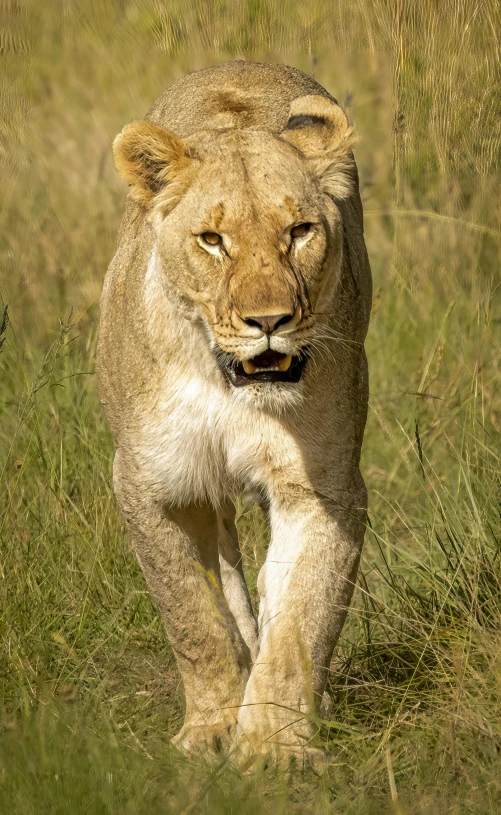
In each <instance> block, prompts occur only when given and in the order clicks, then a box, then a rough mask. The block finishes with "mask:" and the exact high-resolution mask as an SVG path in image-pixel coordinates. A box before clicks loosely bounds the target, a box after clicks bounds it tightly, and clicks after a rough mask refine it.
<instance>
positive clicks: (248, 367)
mask: <svg viewBox="0 0 501 815" xmlns="http://www.w3.org/2000/svg"><path fill="white" fill-rule="evenodd" d="M242 365H243V366H244V371H245V373H246V374H255V373H256V371H257V367H256V366H255V365H254V363H253V362H251V361H250V359H244V360H243V362H242Z"/></svg>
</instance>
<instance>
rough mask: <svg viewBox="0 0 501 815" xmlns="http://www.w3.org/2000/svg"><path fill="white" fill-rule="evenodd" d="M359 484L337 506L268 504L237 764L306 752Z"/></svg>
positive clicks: (352, 558)
mask: <svg viewBox="0 0 501 815" xmlns="http://www.w3.org/2000/svg"><path fill="white" fill-rule="evenodd" d="M365 507H366V494H365V488H364V486H363V482H362V481H361V478H360V481H359V482H358V484H357V488H356V490H355V491H353V490H350V492H348V491H347V492H346V493H344V494H341V493H340V495H339V499H338V500H336V501H333V500H330V499H327V498H322V497H320V496H319V494H318V493H313V492H306V491H304V490H302V489H297V490H293V489H291V490H290V492H289V494H286V495H284V494H283V493H282V494H281V497H276V498H272V501H271V507H270V521H271V528H272V537H271V543H270V547H269V550H268V555H267V559H266V562H265V564H264V566H263V568H262V571H261V573H260V575H259V582H258V586H259V592H260V597H261V601H260V612H259V639H260V649H259V654H258V658H257V660H256V663H255V665H254V667H253V669H252V673H251V676H250V678H249V681H248V684H247V688H246V691H245V697H244V701H243V705H242V709H241V711H240V714H239V719H238V735H237V739H236V742H235V756H236V759H237V761H238V760H240V762H242V761H243V762H244V763H245V762H246V761H247V760H249V759H252V757H253V756H254V755H256V754H265V753H271V754H274V755H275V757H276V758H280V757H281V756H282V755H283V754H284V753H285V754H289V753H297V754H298V757H299V758H300V759H301V758H304V756H305V753H309V752H310V751H311V746H310V743H311V740H312V738H313V736H314V735H315V726H314V719H315V714H316V711H317V710H318V707H319V704H320V701H321V698H322V693H323V689H324V685H325V679H326V674H327V669H328V667H329V663H330V660H331V657H332V652H333V649H334V646H335V644H336V642H337V639H338V637H339V634H340V632H341V629H342V627H343V623H344V620H345V617H346V612H347V610H348V606H349V604H350V601H351V597H352V593H353V588H354V581H355V578H356V573H357V568H358V562H359V556H360V550H361V546H362V541H363V534H364V521H365V515H366V510H365Z"/></svg>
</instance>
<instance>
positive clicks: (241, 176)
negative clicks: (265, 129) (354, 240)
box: [187, 134, 320, 231]
mask: <svg viewBox="0 0 501 815" xmlns="http://www.w3.org/2000/svg"><path fill="white" fill-rule="evenodd" d="M254 135H255V136H256V139H255V140H254V141H252V142H250V146H249V144H248V142H247V141H246V140H240V139H235V140H231V141H223V143H222V144H220V145H217V144H216V145H215V146H214V147H213V148H212V149H211V150H210V151H208V152H207V154H206V155H205V156H204V158H203V159H202V162H201V167H200V172H199V173H198V176H197V178H196V179H195V181H194V183H193V185H192V188H191V190H190V191H189V193H188V196H187V198H189V199H191V201H190V203H193V204H196V208H197V213H198V216H199V218H200V221H201V222H203V223H206V224H207V225H209V224H210V226H211V228H212V229H214V230H215V231H224V229H225V228H228V229H234V228H242V227H246V226H250V225H253V226H256V225H257V224H260V226H261V228H262V229H264V230H265V231H268V230H269V229H271V230H272V231H273V230H276V229H277V228H278V229H279V228H282V227H283V226H286V225H288V224H290V223H293V222H295V221H298V220H312V219H313V218H314V217H316V215H317V214H318V211H319V208H320V196H319V193H318V188H317V185H316V183H315V181H314V179H313V178H312V177H311V176H310V175H309V173H308V171H307V169H306V166H305V165H304V162H302V161H301V160H300V159H299V158H298V157H297V156H294V155H290V151H289V149H287V147H286V146H285V145H284V147H285V149H284V150H283V152H282V149H281V148H282V145H280V144H279V143H278V141H279V140H278V139H274V138H273V137H272V136H271V134H259V138H257V136H258V134H254ZM275 143H277V144H275ZM259 145H261V147H262V148H263V149H262V150H261V151H258V150H257V149H256V148H257V146H259ZM265 147H266V148H267V149H264V148H265Z"/></svg>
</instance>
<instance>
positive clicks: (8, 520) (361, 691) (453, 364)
mask: <svg viewBox="0 0 501 815" xmlns="http://www.w3.org/2000/svg"><path fill="white" fill-rule="evenodd" d="M500 17H501V10H500V6H499V4H498V3H497V2H495V0H484V2H481V0H477V1H475V0H472V1H471V2H469V1H466V2H460V1H459V0H451V2H448V3H439V2H437V1H436V0H415V2H412V3H411V2H407V0H396V2H392V3H390V2H386V0H379V1H378V2H374V3H367V2H365V3H362V2H352V3H347V2H344V0H339V2H336V3H327V2H324V0H316V2H315V1H314V0H305V1H304V2H303V3H301V4H299V3H289V2H285V3H284V2H282V3H279V2H277V0H246V2H244V0H236V2H231V3H229V2H224V0H217V2H216V0H214V2H212V3H206V2H204V3H201V2H193V3H190V4H186V3H180V2H177V0H171V2H169V3H166V2H153V1H152V0H143V1H142V2H140V0H134V1H132V0H131V1H130V2H129V0H121V2H119V1H118V0H116V1H115V2H111V0H104V2H99V3H97V2H92V1H91V0H87V2H78V0H77V2H67V1H66V0H60V1H59V2H58V0H51V2H47V3H44V4H43V5H42V4H39V3H35V2H33V0H27V2H24V3H20V2H16V1H15V0H4V2H3V3H2V4H1V5H0V23H1V24H2V26H3V27H2V28H1V31H2V33H1V34H0V51H1V57H0V59H1V66H2V79H1V85H0V92H1V97H0V99H1V105H2V117H1V123H0V155H1V157H2V164H1V170H0V172H1V186H0V189H1V191H2V193H1V194H2V207H1V209H0V260H1V265H0V270H1V271H0V298H1V299H0V367H1V379H0V382H1V394H0V448H1V463H0V467H1V470H2V485H3V490H2V498H1V506H0V512H1V514H0V545H1V551H0V580H1V582H0V596H1V613H0V638H1V647H0V682H1V693H2V702H1V711H2V712H1V714H0V716H1V721H2V723H3V727H4V732H3V733H0V808H1V811H2V812H23V813H30V812H37V813H39V812H40V813H44V812H47V813H49V812H50V813H68V812H72V813H79V812H84V811H85V812H92V813H99V812H103V813H104V812H106V813H108V812H110V813H111V812H113V813H127V812H129V813H140V812H149V813H151V812H158V813H160V812H162V813H163V812H176V813H179V812H211V813H212V812H228V813H230V812H238V813H247V812H248V813H251V812H252V813H254V812H263V813H265V812H272V811H273V812H284V813H285V812H287V813H289V812H295V811H297V812H305V811H312V812H329V813H331V812H332V813H343V815H349V813H355V812H356V813H357V815H359V813H370V815H378V813H388V812H395V813H406V814H409V813H423V814H424V813H426V815H428V813H430V812H437V813H461V812H465V813H466V812H475V813H479V814H480V815H481V814H482V813H492V815H494V813H498V812H499V811H500V808H501V782H500V778H501V758H500V750H501V631H500V621H501V592H500V587H501V559H500V551H499V550H500V546H501V522H500V504H501V484H500V479H499V472H500V452H501V445H500V438H499V433H500V429H501V395H500V385H499V383H500V381H501V378H500V374H501V371H500V368H501V362H500V339H499V328H500V321H501V310H500V286H499V283H500V275H499V265H500V260H501V258H500V246H501V244H500V235H501V222H500V221H501V218H500V215H501V209H500V175H499V170H500V166H499V165H500V145H501V118H500V117H499V106H500V101H501V100H500V90H499V89H500V87H501V84H500V79H501V77H500V73H501V68H500V65H501V62H500V53H499V51H500V45H499V42H500V39H499V32H500V30H501V25H500V23H501V20H500ZM237 57H245V58H251V59H262V60H276V61H285V62H288V63H290V64H293V65H296V66H297V67H299V68H301V69H303V70H306V71H307V72H309V73H311V74H314V75H315V76H316V78H317V79H318V80H319V81H320V82H321V83H322V84H324V85H325V86H326V87H327V88H328V89H329V90H330V91H331V92H333V93H334V95H335V96H336V97H337V98H338V99H339V100H340V102H341V104H342V105H343V106H344V107H345V109H346V110H347V112H348V115H349V117H350V119H351V120H352V121H353V123H354V125H355V127H356V129H357V131H358V134H359V136H360V143H359V146H358V148H357V160H358V163H359V167H360V174H361V186H362V195H363V199H364V207H365V213H366V239H367V244H368V249H369V254H370V257H371V262H372V267H373V272H374V279H375V304H374V312H373V318H372V323H371V328H370V333H369V340H368V355H369V361H370V371H371V403H370V414H369V422H368V428H367V434H366V442H365V447H364V454H363V469H364V474H365V476H366V480H367V483H368V487H369V492H370V514H369V525H368V530H367V536H366V546H365V551H364V556H363V561H362V566H361V572H360V576H359V581H358V585H357V590H356V592H355V598H354V603H353V607H352V609H351V611H350V614H349V617H348V621H347V624H346V626H345V629H344V631H343V635H342V638H341V640H340V643H339V646H338V648H337V650H336V654H335V658H334V660H333V663H332V666H331V674H330V678H329V692H330V703H329V704H328V705H327V706H326V709H325V711H324V712H323V714H322V715H323V718H322V720H321V721H319V734H320V736H319V737H320V738H321V740H322V741H323V744H324V746H325V747H326V749H327V750H328V751H329V753H330V755H331V761H330V764H329V767H328V769H327V771H326V773H325V774H324V775H323V776H322V778H320V779H315V778H313V777H309V776H308V775H305V774H301V773H299V772H297V773H295V774H292V775H291V776H280V775H274V774H270V773H269V772H268V773H261V774H257V775H252V776H249V777H240V776H238V775H237V774H236V773H234V772H233V771H232V770H231V768H229V767H226V766H221V767H216V768H213V767H207V766H205V765H204V764H203V763H201V762H188V761H185V760H183V759H181V758H180V757H178V756H177V755H176V754H175V752H174V751H173V749H172V748H171V747H170V741H169V740H170V737H171V736H172V735H173V734H174V733H175V732H176V729H177V728H178V727H179V724H180V721H181V719H182V704H183V702H182V692H181V688H180V687H179V677H178V674H177V671H176V667H175V663H174V660H173V657H172V654H171V651H170V649H169V646H168V644H167V642H166V640H165V636H164V633H163V630H162V627H161V624H160V622H159V619H158V616H157V614H156V611H155V608H154V607H153V605H152V602H151V599H150V596H149V593H148V591H147V589H146V586H145V584H144V582H143V580H142V577H141V574H140V571H139V569H138V566H137V564H136V562H135V559H134V557H133V555H132V553H131V552H130V551H129V548H128V543H127V540H126V537H125V536H124V532H123V529H122V525H121V522H120V519H119V516H118V513H117V509H116V506H115V502H114V499H113V495H112V489H111V479H110V473H111V460H112V444H111V440H110V436H109V433H108V430H107V428H106V425H105V423H104V420H103V417H102V414H101V411H100V407H99V401H98V396H97V391H96V382H95V375H94V365H95V363H94V354H95V345H96V336H97V324H98V314H99V295H100V290H101V284H102V279H103V274H104V271H105V269H106V266H107V264H108V262H109V260H110V258H111V256H112V254H113V250H114V242H115V236H116V231H117V228H118V223H119V220H120V215H121V211H122V208H123V200H124V190H123V188H122V187H121V185H120V183H119V181H118V179H117V177H116V174H115V171H114V168H113V163H112V159H111V153H110V144H111V141H112V139H113V137H114V135H115V134H116V133H117V132H118V131H119V130H120V128H121V127H122V126H123V124H124V123H125V122H127V121H129V120H131V119H133V118H137V117H138V116H141V115H142V114H143V113H144V112H145V111H146V110H147V109H148V107H149V106H150V104H151V103H152V102H153V100H154V99H155V98H156V97H157V96H158V95H159V93H161V92H162V90H163V89H164V88H165V87H166V86H167V85H168V84H169V83H170V82H171V81H173V80H174V79H175V78H177V77H178V76H180V75H181V74H182V73H184V72H185V71H188V70H194V69H196V68H199V67H203V66H205V65H209V64H214V63H217V62H219V61H222V60H224V59H233V58H237ZM7 305H8V312H6V311H5V307H6V306H7ZM239 526H240V532H241V535H242V539H243V546H244V557H245V568H246V572H247V576H248V579H249V584H250V585H251V587H254V586H255V580H256V575H257V572H258V570H259V567H260V565H261V563H262V562H263V559H264V557H265V553H266V544H267V530H266V528H265V524H264V521H263V519H262V518H261V517H260V516H259V514H258V513H257V511H256V510H249V509H242V511H241V515H240V521H239Z"/></svg>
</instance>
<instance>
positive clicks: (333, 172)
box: [281, 96, 355, 198]
mask: <svg viewBox="0 0 501 815" xmlns="http://www.w3.org/2000/svg"><path fill="white" fill-rule="evenodd" d="M281 138H282V139H284V140H285V141H287V142H289V144H292V145H294V147H296V148H297V149H298V150H299V151H300V152H301V153H302V154H303V155H304V156H305V158H306V159H307V160H308V163H309V164H310V167H311V170H312V171H313V173H314V175H316V176H317V178H319V179H320V181H321V183H322V186H323V188H324V190H325V192H327V193H328V194H329V195H332V196H333V197H334V198H347V197H348V196H349V195H350V194H351V192H352V190H353V185H354V169H355V161H354V158H353V153H352V151H351V148H352V146H353V144H354V143H355V136H354V134H353V129H352V128H351V127H350V126H349V124H348V120H347V118H346V116H345V114H344V113H343V111H342V110H341V108H340V107H339V105H337V104H336V103H335V102H333V101H331V100H330V99H327V98H326V97H324V96H300V97H298V98H297V99H294V101H293V102H292V104H291V107H290V111H289V120H288V122H287V124H286V126H285V129H284V130H283V131H282V133H281Z"/></svg>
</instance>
